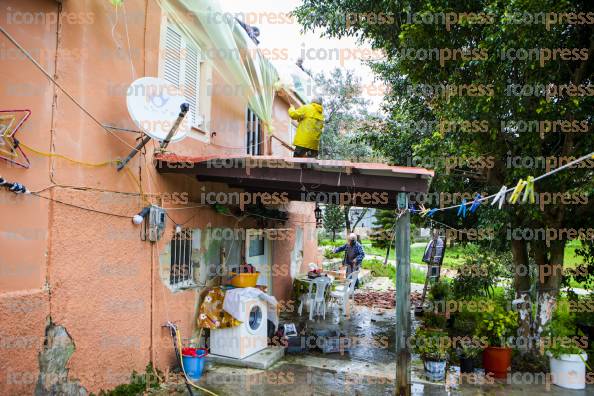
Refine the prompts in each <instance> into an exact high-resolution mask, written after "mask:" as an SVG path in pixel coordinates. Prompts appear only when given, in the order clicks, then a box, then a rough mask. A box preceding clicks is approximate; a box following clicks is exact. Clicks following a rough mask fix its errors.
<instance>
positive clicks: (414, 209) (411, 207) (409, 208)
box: [408, 203, 418, 213]
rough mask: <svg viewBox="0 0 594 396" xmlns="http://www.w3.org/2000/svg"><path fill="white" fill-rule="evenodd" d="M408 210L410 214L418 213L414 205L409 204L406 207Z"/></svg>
mask: <svg viewBox="0 0 594 396" xmlns="http://www.w3.org/2000/svg"><path fill="white" fill-rule="evenodd" d="M408 210H409V211H410V213H415V212H418V210H417V209H416V208H415V204H414V203H410V204H409V205H408Z"/></svg>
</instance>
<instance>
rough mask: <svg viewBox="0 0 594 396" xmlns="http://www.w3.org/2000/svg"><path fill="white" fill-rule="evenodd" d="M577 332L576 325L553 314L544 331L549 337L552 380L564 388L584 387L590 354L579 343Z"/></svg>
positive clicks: (548, 350)
mask: <svg viewBox="0 0 594 396" xmlns="http://www.w3.org/2000/svg"><path fill="white" fill-rule="evenodd" d="M575 334H576V333H575V326H573V325H572V324H570V323H569V321H567V320H566V319H565V318H561V317H560V316H559V315H557V314H556V315H553V319H552V320H551V321H550V322H549V324H548V325H547V328H546V329H545V332H544V333H543V335H544V336H545V337H546V338H547V343H546V344H547V347H546V348H545V350H546V354H547V356H548V357H549V363H550V367H551V382H552V383H553V384H555V385H557V386H560V387H562V388H567V389H584V388H585V387H586V360H588V355H587V354H586V352H585V351H584V350H583V349H582V348H581V347H580V345H578V344H577V342H576V341H578V340H579V339H576V338H575V336H574V335H575ZM584 338H586V337H584ZM586 344H587V342H586Z"/></svg>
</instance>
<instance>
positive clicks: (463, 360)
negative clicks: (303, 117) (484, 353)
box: [458, 344, 481, 373]
mask: <svg viewBox="0 0 594 396" xmlns="http://www.w3.org/2000/svg"><path fill="white" fill-rule="evenodd" d="M479 353H481V349H480V348H479V347H477V346H474V345H466V344H463V345H462V346H461V347H460V348H459V349H458V356H459V357H460V372H462V373H473V372H474V369H475V364H474V362H475V361H476V358H477V356H478V355H479Z"/></svg>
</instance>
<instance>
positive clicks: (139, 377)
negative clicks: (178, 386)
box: [91, 363, 163, 396]
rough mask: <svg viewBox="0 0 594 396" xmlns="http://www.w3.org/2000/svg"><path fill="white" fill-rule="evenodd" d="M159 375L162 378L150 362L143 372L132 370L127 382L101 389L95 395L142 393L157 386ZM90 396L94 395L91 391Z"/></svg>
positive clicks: (125, 395) (131, 395)
mask: <svg viewBox="0 0 594 396" xmlns="http://www.w3.org/2000/svg"><path fill="white" fill-rule="evenodd" d="M159 377H161V378H163V374H162V373H161V372H160V371H159V370H156V369H155V368H154V367H153V364H152V363H149V364H148V365H147V366H146V369H145V371H144V373H141V374H139V373H137V372H136V371H132V374H131V375H130V382H129V383H127V384H120V385H118V386H116V387H115V388H113V389H111V390H107V391H106V390H101V391H99V394H98V395H97V396H136V395H143V394H144V393H145V392H146V391H147V390H149V389H157V388H159V385H160V380H159ZM91 396H94V394H93V393H91Z"/></svg>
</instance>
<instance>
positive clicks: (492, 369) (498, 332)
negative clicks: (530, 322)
mask: <svg viewBox="0 0 594 396" xmlns="http://www.w3.org/2000/svg"><path fill="white" fill-rule="evenodd" d="M503 307H505V304H491V306H490V307H489V308H488V309H486V310H485V311H484V312H482V314H481V318H480V320H479V323H478V324H477V334H478V335H479V336H480V337H485V338H486V339H487V340H488V343H489V346H488V347H487V348H485V350H484V351H483V368H484V369H485V373H492V374H493V376H494V377H495V378H506V377H507V372H508V370H509V368H510V366H511V356H512V350H511V348H510V347H509V343H508V339H509V338H510V337H512V336H514V335H516V331H517V328H518V314H517V312H515V311H511V310H510V311H506V310H505V308H503Z"/></svg>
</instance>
